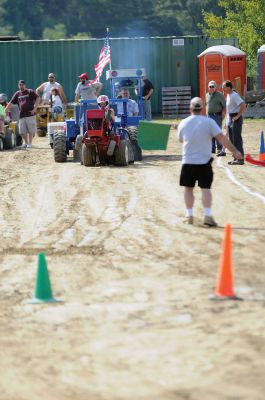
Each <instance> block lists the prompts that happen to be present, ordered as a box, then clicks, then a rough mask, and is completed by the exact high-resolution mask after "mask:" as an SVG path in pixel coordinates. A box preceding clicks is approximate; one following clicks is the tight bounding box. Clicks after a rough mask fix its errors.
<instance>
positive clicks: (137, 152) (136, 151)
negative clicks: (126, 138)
mask: <svg viewBox="0 0 265 400" xmlns="http://www.w3.org/2000/svg"><path fill="white" fill-rule="evenodd" d="M131 144H132V148H133V155H134V161H142V158H143V156H142V149H141V147H140V146H139V144H138V141H137V140H131Z"/></svg>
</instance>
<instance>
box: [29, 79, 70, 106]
mask: <svg viewBox="0 0 265 400" xmlns="http://www.w3.org/2000/svg"><path fill="white" fill-rule="evenodd" d="M54 88H55V89H58V91H59V95H60V97H61V99H62V102H63V104H64V105H65V106H66V105H67V100H66V96H65V94H64V90H63V87H62V85H61V84H60V83H58V82H56V81H55V74H54V73H53V72H50V73H49V75H48V82H44V83H42V84H41V85H40V86H39V87H37V89H36V92H37V94H38V95H39V96H40V97H41V101H42V103H43V104H50V100H51V91H52V89H54Z"/></svg>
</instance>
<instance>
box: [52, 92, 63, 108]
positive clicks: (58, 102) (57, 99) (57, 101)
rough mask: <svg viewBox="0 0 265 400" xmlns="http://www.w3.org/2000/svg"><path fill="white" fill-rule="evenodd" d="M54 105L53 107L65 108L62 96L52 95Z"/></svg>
mask: <svg viewBox="0 0 265 400" xmlns="http://www.w3.org/2000/svg"><path fill="white" fill-rule="evenodd" d="M52 105H53V107H61V108H63V102H62V100H61V97H60V96H54V95H53V96H52Z"/></svg>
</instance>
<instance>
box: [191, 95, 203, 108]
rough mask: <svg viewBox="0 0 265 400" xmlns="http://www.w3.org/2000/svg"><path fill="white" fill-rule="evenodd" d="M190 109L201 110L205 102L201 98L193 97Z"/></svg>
mask: <svg viewBox="0 0 265 400" xmlns="http://www.w3.org/2000/svg"><path fill="white" fill-rule="evenodd" d="M190 108H191V109H192V110H201V109H202V108H203V101H202V99H201V98H200V97H193V99H191V102H190Z"/></svg>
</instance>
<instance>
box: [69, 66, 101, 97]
mask: <svg viewBox="0 0 265 400" xmlns="http://www.w3.org/2000/svg"><path fill="white" fill-rule="evenodd" d="M79 79H80V82H79V83H78V84H77V86H76V89H75V102H76V103H77V102H78V101H79V99H81V100H94V99H97V98H98V96H99V94H100V92H101V90H102V87H103V85H102V83H101V82H95V83H91V82H92V81H90V80H89V76H88V74H87V73H83V74H81V75H80V76H79Z"/></svg>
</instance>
